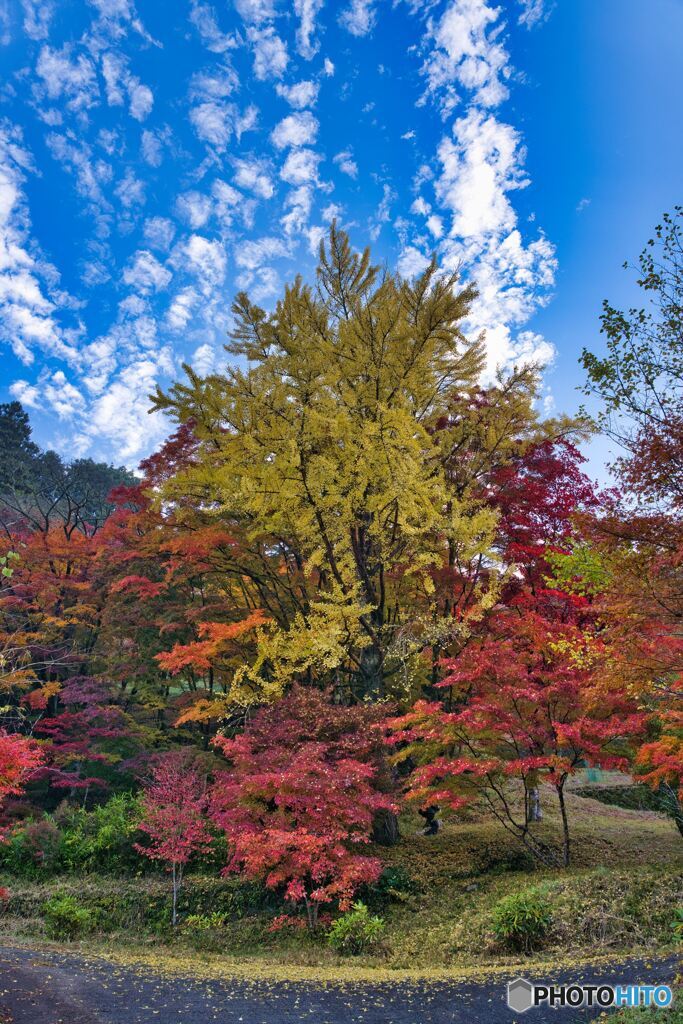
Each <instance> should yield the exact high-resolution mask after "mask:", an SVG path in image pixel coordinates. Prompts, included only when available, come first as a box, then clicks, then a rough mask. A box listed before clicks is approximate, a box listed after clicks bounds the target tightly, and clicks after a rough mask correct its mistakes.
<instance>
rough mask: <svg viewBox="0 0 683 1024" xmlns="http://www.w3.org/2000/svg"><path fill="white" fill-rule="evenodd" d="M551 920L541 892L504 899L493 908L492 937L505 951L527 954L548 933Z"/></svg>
mask: <svg viewBox="0 0 683 1024" xmlns="http://www.w3.org/2000/svg"><path fill="white" fill-rule="evenodd" d="M552 921H553V916H552V910H551V906H550V900H549V899H548V896H547V894H546V893H545V892H544V891H543V890H542V889H538V888H536V889H525V890H523V891H522V892H515V893H512V894H511V895H510V896H504V897H503V899H502V900H499V902H498V903H497V904H496V906H495V907H494V908H493V933H494V935H495V937H496V939H497V941H498V942H499V943H501V945H503V946H506V947H507V948H508V949H513V950H517V951H522V952H525V953H529V952H531V951H532V950H533V948H534V946H535V945H536V944H537V943H539V942H540V941H541V940H542V939H543V938H544V937H545V936H546V935H547V933H548V931H549V929H550V925H551V924H552Z"/></svg>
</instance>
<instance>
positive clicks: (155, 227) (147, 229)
mask: <svg viewBox="0 0 683 1024" xmlns="http://www.w3.org/2000/svg"><path fill="white" fill-rule="evenodd" d="M143 234H144V237H145V241H146V242H147V244H148V245H151V246H152V248H153V249H160V250H162V251H163V252H168V250H169V249H170V247H171V242H172V241H173V236H174V235H175V227H174V225H173V222H172V221H171V220H169V219H168V217H149V218H148V219H147V220H146V221H145V223H144V227H143Z"/></svg>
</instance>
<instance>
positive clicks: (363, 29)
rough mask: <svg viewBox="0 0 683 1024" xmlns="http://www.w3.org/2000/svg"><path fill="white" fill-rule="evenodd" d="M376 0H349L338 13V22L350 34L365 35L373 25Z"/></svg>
mask: <svg viewBox="0 0 683 1024" xmlns="http://www.w3.org/2000/svg"><path fill="white" fill-rule="evenodd" d="M375 2H376V0H351V3H350V4H349V5H348V7H345V8H344V10H343V11H342V12H341V14H340V15H339V24H340V25H342V26H343V27H344V28H345V29H346V30H347V31H348V32H350V33H351V35H354V36H366V35H368V33H369V32H372V30H373V28H374V27H375V20H376V17H377V15H376V11H375Z"/></svg>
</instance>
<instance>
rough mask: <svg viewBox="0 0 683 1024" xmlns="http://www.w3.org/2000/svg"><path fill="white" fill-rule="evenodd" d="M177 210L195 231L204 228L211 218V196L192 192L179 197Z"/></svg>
mask: <svg viewBox="0 0 683 1024" xmlns="http://www.w3.org/2000/svg"><path fill="white" fill-rule="evenodd" d="M176 209H177V211H178V214H179V215H180V216H181V217H182V219H183V220H184V221H186V223H187V224H189V225H190V227H191V228H192V229H193V230H195V229H196V228H201V227H204V225H205V224H206V222H207V220H208V219H209V217H210V216H211V213H212V209H213V203H212V202H211V197H210V196H207V195H204V194H203V193H202V192H197V191H196V190H192V191H191V192H184V193H183V194H182V195H180V196H178V198H177V199H176Z"/></svg>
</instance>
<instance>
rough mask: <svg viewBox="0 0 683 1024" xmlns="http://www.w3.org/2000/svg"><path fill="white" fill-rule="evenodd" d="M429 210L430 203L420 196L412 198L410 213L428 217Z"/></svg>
mask: <svg viewBox="0 0 683 1024" xmlns="http://www.w3.org/2000/svg"><path fill="white" fill-rule="evenodd" d="M431 210H432V208H431V206H430V204H429V203H428V202H427V201H426V200H425V199H424V198H423V197H422V196H418V197H417V199H414V200H413V203H412V205H411V207H410V212H411V213H416V214H418V215H419V216H422V217H428V216H429V214H430V213H431Z"/></svg>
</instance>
